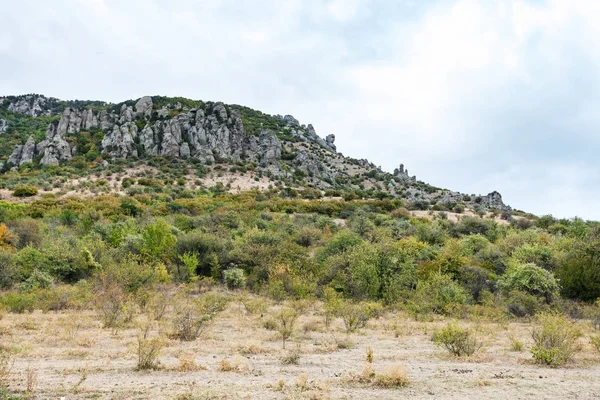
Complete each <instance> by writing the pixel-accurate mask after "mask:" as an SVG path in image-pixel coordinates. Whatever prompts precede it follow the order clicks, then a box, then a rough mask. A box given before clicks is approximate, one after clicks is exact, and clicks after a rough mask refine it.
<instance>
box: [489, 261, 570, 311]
mask: <svg viewBox="0 0 600 400" xmlns="http://www.w3.org/2000/svg"><path fill="white" fill-rule="evenodd" d="M498 287H500V288H501V289H503V290H504V291H506V292H509V291H512V290H520V291H523V292H526V293H529V294H531V295H534V296H541V297H543V298H544V299H545V300H546V302H547V303H550V302H552V300H553V299H555V298H556V297H558V295H559V289H560V287H559V285H558V281H557V280H556V278H554V275H553V274H552V273H551V272H548V271H546V270H545V269H543V268H540V267H538V266H536V265H535V264H531V263H530V264H522V265H517V266H514V267H511V268H509V270H508V271H507V272H506V274H504V275H503V276H502V277H501V278H500V279H499V280H498Z"/></svg>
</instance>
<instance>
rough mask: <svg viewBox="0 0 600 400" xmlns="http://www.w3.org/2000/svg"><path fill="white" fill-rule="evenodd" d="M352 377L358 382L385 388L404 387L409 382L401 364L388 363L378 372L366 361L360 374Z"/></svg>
mask: <svg viewBox="0 0 600 400" xmlns="http://www.w3.org/2000/svg"><path fill="white" fill-rule="evenodd" d="M352 379H353V380H355V381H357V382H360V383H364V384H369V385H372V386H376V387H380V388H386V389H389V388H398V387H405V386H408V384H409V379H408V375H407V374H406V370H405V369H404V367H403V366H401V365H389V366H387V367H386V368H385V369H384V370H383V372H382V373H380V374H378V373H376V372H375V370H374V369H373V365H372V364H371V363H367V364H366V366H365V368H364V369H363V371H362V372H361V374H360V375H358V376H353V377H352Z"/></svg>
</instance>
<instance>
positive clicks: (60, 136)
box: [36, 110, 72, 165]
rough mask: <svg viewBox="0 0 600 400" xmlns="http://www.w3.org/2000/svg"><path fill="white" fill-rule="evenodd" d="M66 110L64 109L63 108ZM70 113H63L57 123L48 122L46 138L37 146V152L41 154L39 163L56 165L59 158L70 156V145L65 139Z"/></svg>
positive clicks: (65, 158)
mask: <svg viewBox="0 0 600 400" xmlns="http://www.w3.org/2000/svg"><path fill="white" fill-rule="evenodd" d="M65 111H66V110H65ZM69 116H70V114H68V113H67V115H65V114H63V116H62V118H61V120H60V121H59V122H58V124H56V123H54V124H50V125H49V126H48V130H47V131H46V139H45V140H44V141H42V142H40V144H39V145H38V146H36V150H37V152H38V154H43V156H42V159H41V160H40V164H42V165H58V164H59V162H60V161H61V160H68V159H70V158H71V157H72V153H71V146H70V145H69V143H68V142H67V141H66V140H65V134H66V131H67V129H68V126H69V121H70V118H69Z"/></svg>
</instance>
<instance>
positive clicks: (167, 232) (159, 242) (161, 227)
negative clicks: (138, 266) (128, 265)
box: [142, 219, 177, 261]
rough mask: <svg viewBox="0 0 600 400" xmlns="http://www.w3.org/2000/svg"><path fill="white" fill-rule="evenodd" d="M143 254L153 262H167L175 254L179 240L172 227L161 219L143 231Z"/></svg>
mask: <svg viewBox="0 0 600 400" xmlns="http://www.w3.org/2000/svg"><path fill="white" fill-rule="evenodd" d="M142 238H143V243H144V244H143V248H142V253H143V254H144V255H145V256H147V257H148V258H150V259H151V260H153V261H166V260H168V258H169V257H170V255H171V254H172V253H173V250H174V246H175V243H176V242H177V238H176V237H175V235H174V234H173V233H172V232H171V226H170V225H169V224H167V223H166V222H165V221H164V220H162V219H160V220H158V221H156V222H155V223H154V224H150V225H148V226H147V227H146V229H144V230H143V231H142Z"/></svg>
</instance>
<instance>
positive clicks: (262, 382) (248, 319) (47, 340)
mask: <svg viewBox="0 0 600 400" xmlns="http://www.w3.org/2000/svg"><path fill="white" fill-rule="evenodd" d="M286 304H287V303H286ZM287 306H289V304H287ZM279 308H281V305H279V306H273V307H272V312H275V311H276V310H277V309H279ZM139 309H145V310H146V312H147V313H148V314H149V315H150V318H149V319H152V320H153V318H152V312H151V308H150V307H149V306H146V307H144V308H143V307H139ZM305 312H306V313H307V314H308V315H303V316H301V317H300V318H299V320H298V324H297V326H298V328H297V329H296V330H295V336H294V341H293V342H289V343H288V344H290V345H289V346H288V347H289V350H288V351H287V352H285V353H284V352H282V350H281V347H282V346H281V336H280V335H279V334H278V332H276V331H268V330H266V329H265V328H264V326H263V324H264V321H265V319H266V317H264V316H263V317H261V316H260V314H251V313H249V312H247V310H246V309H245V306H243V304H242V303H241V302H240V301H235V302H231V303H230V304H229V306H228V308H227V309H226V310H224V311H223V312H221V313H219V315H218V316H217V317H216V318H215V319H214V320H213V322H212V323H211V325H210V329H208V330H207V331H205V332H204V333H203V334H202V336H201V338H199V339H197V340H194V341H180V340H170V341H168V340H167V341H166V342H165V343H166V344H168V347H167V348H165V349H164V351H162V352H159V353H158V356H157V357H155V360H154V361H155V363H156V364H155V365H160V366H161V367H160V368H159V369H158V370H152V371H151V372H146V371H137V370H136V367H137V364H138V355H137V346H138V333H139V331H138V329H136V328H135V327H134V325H133V324H128V325H125V326H123V327H122V328H120V329H119V330H118V332H117V334H113V332H112V330H111V329H103V323H102V320H101V318H100V317H99V315H98V314H97V313H95V312H94V311H89V310H88V311H85V310H84V311H61V312H49V313H41V312H35V313H33V314H12V313H9V314H6V315H5V316H4V318H3V319H2V321H0V332H1V334H2V336H1V337H0V343H1V344H2V346H4V347H5V348H7V349H10V360H11V362H10V364H11V366H12V368H11V369H10V373H7V374H4V381H5V383H6V385H7V386H8V387H9V389H10V390H11V391H14V392H18V393H20V394H21V395H23V396H28V395H27V393H28V391H29V392H30V393H33V395H32V396H31V397H37V398H59V397H61V396H64V397H66V398H73V399H76V400H80V399H87V398H100V399H110V398H123V399H124V398H168V399H173V398H178V396H179V398H181V399H184V398H187V399H204V398H228V399H237V398H261V399H262V398H265V399H269V400H271V399H272V400H279V399H311V398H312V399H332V400H334V399H336V400H337V399H344V398H364V399H368V398H380V399H394V398H400V397H404V396H405V397H407V398H416V399H426V398H433V397H435V398H443V397H446V395H447V394H448V393H456V394H457V395H456V396H459V397H460V398H497V399H503V398H507V397H513V398H519V396H522V395H523V393H528V394H531V395H532V396H533V395H534V394H535V396H537V397H539V398H572V397H574V394H573V393H575V392H576V393H577V395H578V396H579V397H580V398H591V397H593V396H594V395H595V394H596V393H600V382H599V381H598V380H597V379H595V378H596V377H597V375H598V374H599V373H600V353H599V352H597V351H595V350H594V349H593V345H592V338H594V337H596V335H598V334H597V333H595V332H592V331H591V328H590V330H589V331H586V332H585V338H582V339H581V343H582V344H583V345H584V349H583V350H582V351H581V352H578V353H576V354H574V357H573V360H572V361H571V362H570V363H569V367H568V368H566V369H560V370H555V369H548V368H545V367H541V366H539V365H536V364H534V363H533V362H532V361H531V357H530V355H529V354H528V353H527V352H512V351H508V350H509V348H510V346H511V341H510V339H509V335H510V336H512V337H513V338H519V339H521V340H523V341H524V342H527V345H528V346H529V341H528V340H527V339H529V338H530V337H531V336H530V335H531V330H532V327H533V325H532V323H529V322H507V323H504V324H503V325H499V324H496V323H490V322H485V321H481V322H479V323H477V324H471V329H472V330H473V332H476V333H477V334H478V335H479V336H480V337H482V338H484V339H485V351H480V352H477V353H476V354H475V355H473V356H471V357H463V358H457V357H454V356H451V355H449V354H448V355H446V354H445V353H444V352H440V351H438V350H437V348H436V345H435V344H434V343H433V342H432V341H431V335H432V333H433V332H434V331H436V330H439V329H440V328H442V327H444V326H445V325H446V323H447V319H445V318H442V317H435V318H432V319H430V320H427V321H415V320H414V319H412V318H409V317H407V316H406V315H405V314H403V313H401V312H399V313H391V314H390V315H386V316H385V317H384V318H381V319H379V320H373V323H370V324H368V325H367V326H366V327H364V328H361V329H360V330H358V331H357V332H356V333H350V334H346V333H345V330H346V329H345V326H344V324H343V321H342V320H341V319H340V318H336V319H333V320H332V321H331V324H330V326H329V328H328V329H327V330H325V329H323V330H321V329H317V330H312V329H308V332H304V331H305V329H304V326H305V325H312V323H313V322H314V321H317V322H316V323H315V325H313V326H320V327H323V322H322V318H319V317H318V315H320V314H319V313H320V312H322V305H321V304H319V303H316V304H312V305H310V306H309V307H308V308H306V309H305ZM173 317H174V312H173V309H172V308H168V309H167V310H166V311H165V312H164V314H163V315H162V317H161V318H160V322H156V321H153V323H152V328H151V330H150V335H149V338H153V337H164V335H165V333H167V331H168V330H170V329H171V327H172V319H173ZM139 318H140V316H136V317H135V319H134V320H139ZM72 321H76V322H72ZM463 322H464V321H463ZM463 322H461V323H463ZM31 326H35V327H36V329H29V328H30V327H31ZM303 332H304V333H305V334H303ZM298 333H300V334H298ZM397 336H398V337H397ZM529 340H531V339H529ZM297 345H298V346H300V349H301V350H302V352H301V353H302V354H301V358H300V359H299V360H298V361H299V363H297V364H296V363H293V362H292V363H288V362H286V363H285V365H284V364H282V359H283V358H284V357H285V356H287V355H288V354H291V353H292V352H294V349H298V352H299V348H298V347H297ZM365 362H366V365H367V367H365V368H364V369H363V370H362V371H361V368H360V365H362V363H365ZM356 365H359V367H358V368H357V367H356ZM352 371H355V373H353V372H352ZM539 376H543V381H541V380H540V378H539ZM500 378H502V379H500ZM193 382H198V385H204V384H206V382H210V385H211V386H210V391H209V392H206V390H208V389H207V388H206V387H205V386H197V387H194V388H193V389H189V390H188V389H186V388H188V387H189V386H190V385H191V384H192V383H193ZM406 385H408V386H409V387H410V388H409V389H408V390H404V389H403V388H404V387H405V386H406ZM431 393H433V394H431ZM182 396H185V397H182ZM456 398H458V397H456Z"/></svg>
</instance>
